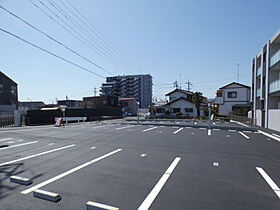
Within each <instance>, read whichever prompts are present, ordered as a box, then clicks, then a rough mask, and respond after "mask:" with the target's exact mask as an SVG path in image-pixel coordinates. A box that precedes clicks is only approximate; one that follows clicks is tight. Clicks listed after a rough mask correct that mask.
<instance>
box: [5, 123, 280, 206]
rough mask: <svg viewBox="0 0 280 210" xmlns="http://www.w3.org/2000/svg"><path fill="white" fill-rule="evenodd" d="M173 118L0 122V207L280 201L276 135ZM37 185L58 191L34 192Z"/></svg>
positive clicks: (262, 203)
mask: <svg viewBox="0 0 280 210" xmlns="http://www.w3.org/2000/svg"><path fill="white" fill-rule="evenodd" d="M178 122H179V121H178ZM178 122H174V126H167V125H166V126H164V125H163V124H160V125H157V124H155V125H131V124H110V123H103V124H92V123H86V124H75V125H74V124H73V125H70V126H68V127H65V128H62V127H60V128H57V127H53V126H40V127H27V128H19V129H1V130H0V209H5V210H8V209H12V210H14V209H28V210H30V209H36V210H38V209H44V210H48V209H67V210H70V209H73V210H77V209H86V203H87V202H88V201H94V202H98V203H102V204H106V205H109V206H114V207H118V208H119V209H122V210H132V209H139V210H145V209H146V210H147V209H151V210H157V209H160V210H165V209H170V210H171V209H172V210H174V209H175V210H185V209H192V210H194V209H199V210H200V209H207V210H209V209H223V210H224V209H227V210H230V209H232V210H236V209H239V210H241V209H254V210H258V209H260V210H264V209H277V210H278V209H280V207H279V206H280V202H279V198H280V189H279V188H278V186H280V168H279V160H280V153H279V148H280V142H279V140H280V138H279V137H277V135H272V134H271V133H270V134H269V136H267V135H263V134H261V133H259V132H254V131H246V130H245V131H240V130H234V129H225V130H223V129H212V130H210V131H209V130H208V129H207V128H204V127H197V128H193V127H187V126H179V125H180V123H181V122H179V123H178ZM199 123H200V122H198V125H199ZM234 126H235V125H234ZM234 126H233V127H234ZM225 127H228V125H227V126H225ZM12 175H17V176H20V177H25V178H29V179H31V180H33V184H31V185H29V186H25V185H20V184H17V183H12V182H10V179H9V178H10V176H12ZM277 185H278V186H277ZM37 188H39V189H41V190H46V191H49V192H53V193H57V194H59V195H60V196H61V198H62V199H61V200H60V201H59V202H50V201H47V200H44V199H40V198H36V197H33V191H34V190H35V189H37Z"/></svg>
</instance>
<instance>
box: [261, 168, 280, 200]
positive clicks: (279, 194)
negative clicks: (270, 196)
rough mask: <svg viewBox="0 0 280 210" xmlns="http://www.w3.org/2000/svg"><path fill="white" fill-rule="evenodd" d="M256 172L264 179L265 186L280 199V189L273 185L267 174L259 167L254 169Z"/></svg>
mask: <svg viewBox="0 0 280 210" xmlns="http://www.w3.org/2000/svg"><path fill="white" fill-rule="evenodd" d="M256 169H257V170H258V172H259V173H260V174H261V175H262V177H263V178H264V179H265V181H266V182H267V184H269V186H270V187H271V189H272V190H273V191H274V192H275V194H276V195H277V196H278V198H280V189H279V187H278V186H277V185H276V184H275V182H274V181H273V180H272V179H271V178H270V177H269V176H268V174H267V173H266V172H265V171H264V170H263V169H262V168H260V167H256Z"/></svg>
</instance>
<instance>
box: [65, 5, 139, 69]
mask: <svg viewBox="0 0 280 210" xmlns="http://www.w3.org/2000/svg"><path fill="white" fill-rule="evenodd" d="M59 1H60V0H59ZM66 1H67V2H68V4H69V5H70V6H71V7H72V8H73V9H74V10H75V11H76V12H77V13H78V14H79V15H80V16H81V17H82V18H83V19H84V20H85V21H86V22H87V23H88V24H89V25H91V26H92V28H93V29H94V30H96V31H97V34H100V36H101V37H103V40H105V41H107V42H108V43H109V44H108V45H109V46H110V45H111V47H112V49H115V50H116V51H118V52H119V53H120V54H122V55H123V56H124V57H125V58H127V60H129V61H130V62H131V63H132V64H134V65H135V66H136V67H137V64H135V62H134V61H133V60H132V59H131V58H130V57H129V56H127V55H125V54H124V53H123V52H122V51H121V50H119V49H118V48H117V47H116V46H115V45H114V44H113V43H112V42H111V41H110V40H109V39H108V38H106V36H105V35H104V34H103V33H102V32H101V31H100V30H99V29H98V28H97V27H96V26H95V25H94V24H93V23H92V22H91V21H89V20H88V18H86V17H85V16H84V15H83V14H82V13H81V12H80V11H79V10H78V9H77V8H76V7H75V6H74V5H73V4H72V3H71V2H70V1H69V0H66ZM82 22H84V21H82ZM84 24H85V23H84ZM85 25H86V24H85ZM89 29H90V27H89Z"/></svg>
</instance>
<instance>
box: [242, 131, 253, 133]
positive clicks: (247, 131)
mask: <svg viewBox="0 0 280 210" xmlns="http://www.w3.org/2000/svg"><path fill="white" fill-rule="evenodd" d="M243 133H252V131H243Z"/></svg>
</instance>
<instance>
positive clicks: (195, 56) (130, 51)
mask: <svg viewBox="0 0 280 210" xmlns="http://www.w3.org/2000/svg"><path fill="white" fill-rule="evenodd" d="M32 1H33V2H35V3H37V4H38V5H41V6H42V4H40V3H39V0H32ZM41 1H42V2H43V3H45V4H46V5H49V7H50V8H51V5H50V4H48V1H47V0H41ZM55 2H57V4H58V5H60V6H61V8H63V5H62V4H60V2H64V3H65V4H67V1H66V0H60V1H57V0H56V1H55ZM71 2H72V3H73V4H74V5H75V6H76V8H77V9H78V10H79V11H80V12H81V13H82V14H83V15H85V16H86V17H87V18H88V19H90V20H91V21H92V23H93V24H94V25H95V26H96V27H97V28H98V29H99V30H101V31H102V32H103V34H105V36H106V37H107V38H108V39H109V40H110V41H111V42H112V43H113V44H114V46H117V48H118V49H120V50H121V51H122V52H123V53H124V54H125V55H127V56H128V57H129V58H130V60H132V61H133V62H132V61H128V59H126V61H125V62H126V63H129V64H127V65H129V67H126V68H125V70H122V69H121V68H120V65H115V66H114V65H112V64H111V63H110V61H111V62H120V61H119V59H120V58H119V57H118V58H111V57H110V56H111V55H110V54H105V57H106V56H107V59H104V58H103V57H101V56H100V55H98V54H97V53H96V52H94V51H93V50H92V49H90V48H88V47H87V46H85V45H83V43H81V42H80V41H79V40H77V39H75V38H74V37H73V36H72V35H71V34H70V33H68V32H66V31H65V30H63V29H62V28H61V27H59V26H58V25H56V24H55V23H54V22H53V21H52V20H51V19H50V18H48V17H47V16H45V15H44V14H43V13H42V12H41V11H39V10H38V9H37V8H36V7H34V5H32V4H31V3H30V2H29V1H28V0H21V1H16V0H9V1H8V0H0V5H1V6H3V7H5V8H6V9H9V10H10V11H12V12H13V13H15V14H17V15H18V16H20V17H21V18H23V19H25V20H26V21H28V22H30V23H32V24H33V25H34V26H36V27H38V28H39V29H41V30H42V31H44V32H46V33H48V34H49V35H51V36H52V37H54V38H56V39H57V40H59V41H61V42H63V43H65V44H66V45H67V46H69V47H71V48H72V49H74V50H75V51H77V52H79V53H80V54H82V55H83V56H85V57H87V58H89V59H90V60H91V61H94V62H95V63H97V64H98V65H100V66H102V67H103V68H105V69H106V70H108V71H110V72H112V73H113V74H120V75H123V74H128V73H129V74H133V73H150V74H151V75H152V76H153V78H154V90H153V91H154V96H156V97H157V98H164V95H165V93H167V92H168V91H171V90H172V89H173V88H172V85H171V83H173V82H174V81H175V80H176V79H177V80H178V81H180V80H181V83H182V88H186V84H185V83H186V82H187V81H188V79H189V80H190V81H191V83H192V84H193V87H192V91H200V92H202V93H203V94H204V95H205V96H207V97H214V96H215V92H216V90H217V89H218V88H219V87H221V86H223V85H225V84H227V83H229V82H232V81H236V75H237V63H240V80H239V81H240V82H241V83H244V84H247V85H249V84H250V65H251V60H252V58H253V57H254V56H255V55H256V54H258V53H259V52H260V50H261V47H262V46H263V45H264V44H265V43H266V42H267V40H269V39H270V38H271V37H272V36H273V35H274V34H275V33H276V31H277V30H278V29H279V28H280V27H279V26H280V24H279V20H280V13H279V8H280V1H279V0H269V1H265V0H231V1H230V0H141V1H136V0H118V1H116V0H106V1H104V0H103V1H101V0H98V1H97V0H92V1H85V0H79V1H78V0H71ZM42 8H43V7H42ZM73 17H74V16H73ZM0 19H1V21H0V28H3V29H5V30H8V31H10V32H13V33H15V34H17V35H19V36H21V37H22V38H24V39H26V40H28V41H31V42H33V43H35V44H37V45H39V46H41V47H43V48H46V49H48V50H50V51H52V52H54V53H56V54H58V55H61V56H63V57H64V58H66V59H69V60H71V61H73V62H75V63H77V64H79V65H81V66H84V67H85V68H88V69H90V70H92V71H94V72H96V73H98V74H101V75H102V76H104V77H106V76H110V75H109V74H108V73H106V72H105V71H102V70H100V69H98V68H96V67H95V66H93V65H92V64H90V63H88V62H86V61H84V60H83V59H81V58H79V57H77V56H76V55H74V54H73V53H70V52H68V51H67V50H65V49H64V48H63V47H61V46H59V45H57V44H56V43H54V42H53V41H51V40H49V39H47V38H46V37H44V36H43V35H42V34H40V33H38V32H36V31H34V30H33V29H31V28H28V26H26V25H24V24H23V23H21V22H20V21H18V20H16V19H15V18H13V17H12V16H10V15H9V14H7V13H5V12H4V11H3V10H0ZM74 29H75V27H74ZM76 30H77V29H76ZM90 33H91V32H90V31H89V34H90ZM91 35H92V36H95V35H94V34H93V33H91ZM91 35H90V36H91ZM86 36H89V35H88V34H87V35H84V37H86ZM0 43H1V45H0V46H1V50H0V70H1V71H3V72H4V73H6V74H7V75H8V76H10V77H11V78H12V79H14V80H15V81H16V82H17V83H18V85H19V99H20V100H22V101H26V100H27V98H30V99H31V100H34V101H35V100H43V101H44V102H46V103H51V102H52V101H55V99H56V98H58V99H64V98H65V96H66V95H67V96H68V97H69V98H71V99H82V97H83V96H90V95H93V92H94V87H97V88H98V87H100V86H101V83H102V82H104V81H105V79H103V78H100V77H97V76H95V75H93V74H90V73H87V72H85V71H82V70H80V69H79V68H77V67H74V66H72V65H70V64H67V63H65V62H63V61H61V60H59V59H57V58H54V57H52V56H50V55H48V54H46V53H43V52H40V51H38V50H37V49H35V48H33V47H31V46H29V45H27V44H25V43H22V42H21V41H19V40H16V39H15V38H13V37H10V36H9V35H7V34H4V33H3V32H0ZM99 54H100V53H99ZM108 56H109V57H108ZM114 59H117V61H116V60H114ZM180 75H181V76H180Z"/></svg>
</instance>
